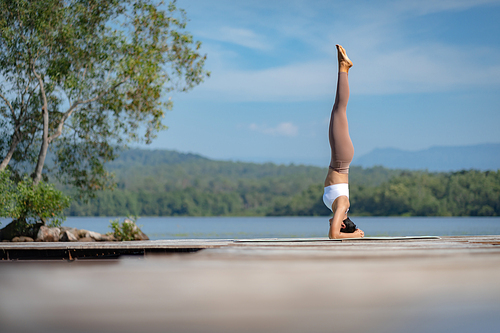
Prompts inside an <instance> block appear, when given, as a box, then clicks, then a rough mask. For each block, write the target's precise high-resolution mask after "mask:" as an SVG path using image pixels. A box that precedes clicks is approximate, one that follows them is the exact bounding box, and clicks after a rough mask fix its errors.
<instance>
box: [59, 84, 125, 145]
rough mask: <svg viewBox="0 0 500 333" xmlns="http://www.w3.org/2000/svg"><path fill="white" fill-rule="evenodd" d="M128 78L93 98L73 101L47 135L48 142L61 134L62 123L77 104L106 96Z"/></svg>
mask: <svg viewBox="0 0 500 333" xmlns="http://www.w3.org/2000/svg"><path fill="white" fill-rule="evenodd" d="M128 79H129V77H128V76H127V77H125V78H124V79H123V80H121V81H120V82H118V83H117V84H115V85H114V86H112V87H110V88H109V89H107V90H106V91H103V92H102V93H101V94H99V95H97V96H96V97H94V98H90V99H87V100H84V101H76V102H74V103H73V105H71V106H70V108H69V109H68V111H66V112H65V113H64V114H63V116H62V118H61V120H59V124H58V125H57V129H56V131H55V132H54V133H53V134H52V135H51V136H50V137H49V143H50V142H52V140H54V139H56V138H57V137H58V136H59V135H61V134H62V129H63V127H64V123H65V122H66V120H67V119H68V118H69V117H70V116H71V114H72V113H73V112H74V111H75V109H76V108H77V107H78V106H79V105H82V104H88V103H92V102H95V101H97V100H100V99H101V98H103V97H104V96H106V95H107V94H108V93H109V92H110V91H112V90H114V89H116V88H118V87H119V86H120V85H122V84H123V83H125V82H126V81H127V80H128Z"/></svg>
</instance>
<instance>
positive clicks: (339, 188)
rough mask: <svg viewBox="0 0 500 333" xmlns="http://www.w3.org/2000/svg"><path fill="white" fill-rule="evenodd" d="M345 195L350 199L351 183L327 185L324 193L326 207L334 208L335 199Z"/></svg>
mask: <svg viewBox="0 0 500 333" xmlns="http://www.w3.org/2000/svg"><path fill="white" fill-rule="evenodd" d="M343 195H345V196H346V197H347V198H348V199H349V184H347V183H342V184H334V185H330V186H327V187H325V192H324V194H323V202H324V203H325V205H326V207H328V208H330V210H332V205H333V202H334V201H335V199H337V198H338V197H340V196H343Z"/></svg>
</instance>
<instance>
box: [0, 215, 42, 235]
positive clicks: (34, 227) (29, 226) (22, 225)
mask: <svg viewBox="0 0 500 333" xmlns="http://www.w3.org/2000/svg"><path fill="white" fill-rule="evenodd" d="M42 225H43V223H42V222H37V223H35V224H33V223H27V222H26V219H23V218H20V219H17V220H14V221H12V222H10V223H9V224H7V225H6V226H5V227H4V228H2V229H0V240H11V239H12V238H14V237H21V236H27V237H31V238H36V237H37V235H38V231H39V230H40V227H41V226H42Z"/></svg>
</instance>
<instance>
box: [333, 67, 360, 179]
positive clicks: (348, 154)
mask: <svg viewBox="0 0 500 333" xmlns="http://www.w3.org/2000/svg"><path fill="white" fill-rule="evenodd" d="M348 100H349V81H348V79H347V73H345V72H339V78H338V81H337V94H336V96H335V104H333V110H332V115H331V116H330V127H329V129H328V135H329V139H330V148H331V149H332V158H331V161H330V168H332V169H333V170H334V171H337V172H339V173H349V164H351V161H352V157H353V156H354V146H353V145H352V141H351V138H350V137H349V126H348V124H347V113H346V112H347V101H348Z"/></svg>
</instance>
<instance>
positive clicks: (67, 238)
mask: <svg viewBox="0 0 500 333" xmlns="http://www.w3.org/2000/svg"><path fill="white" fill-rule="evenodd" d="M59 241H60V242H78V237H76V236H75V235H74V234H73V233H72V232H71V231H69V230H64V231H63V232H62V233H61V236H60V237H59Z"/></svg>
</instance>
